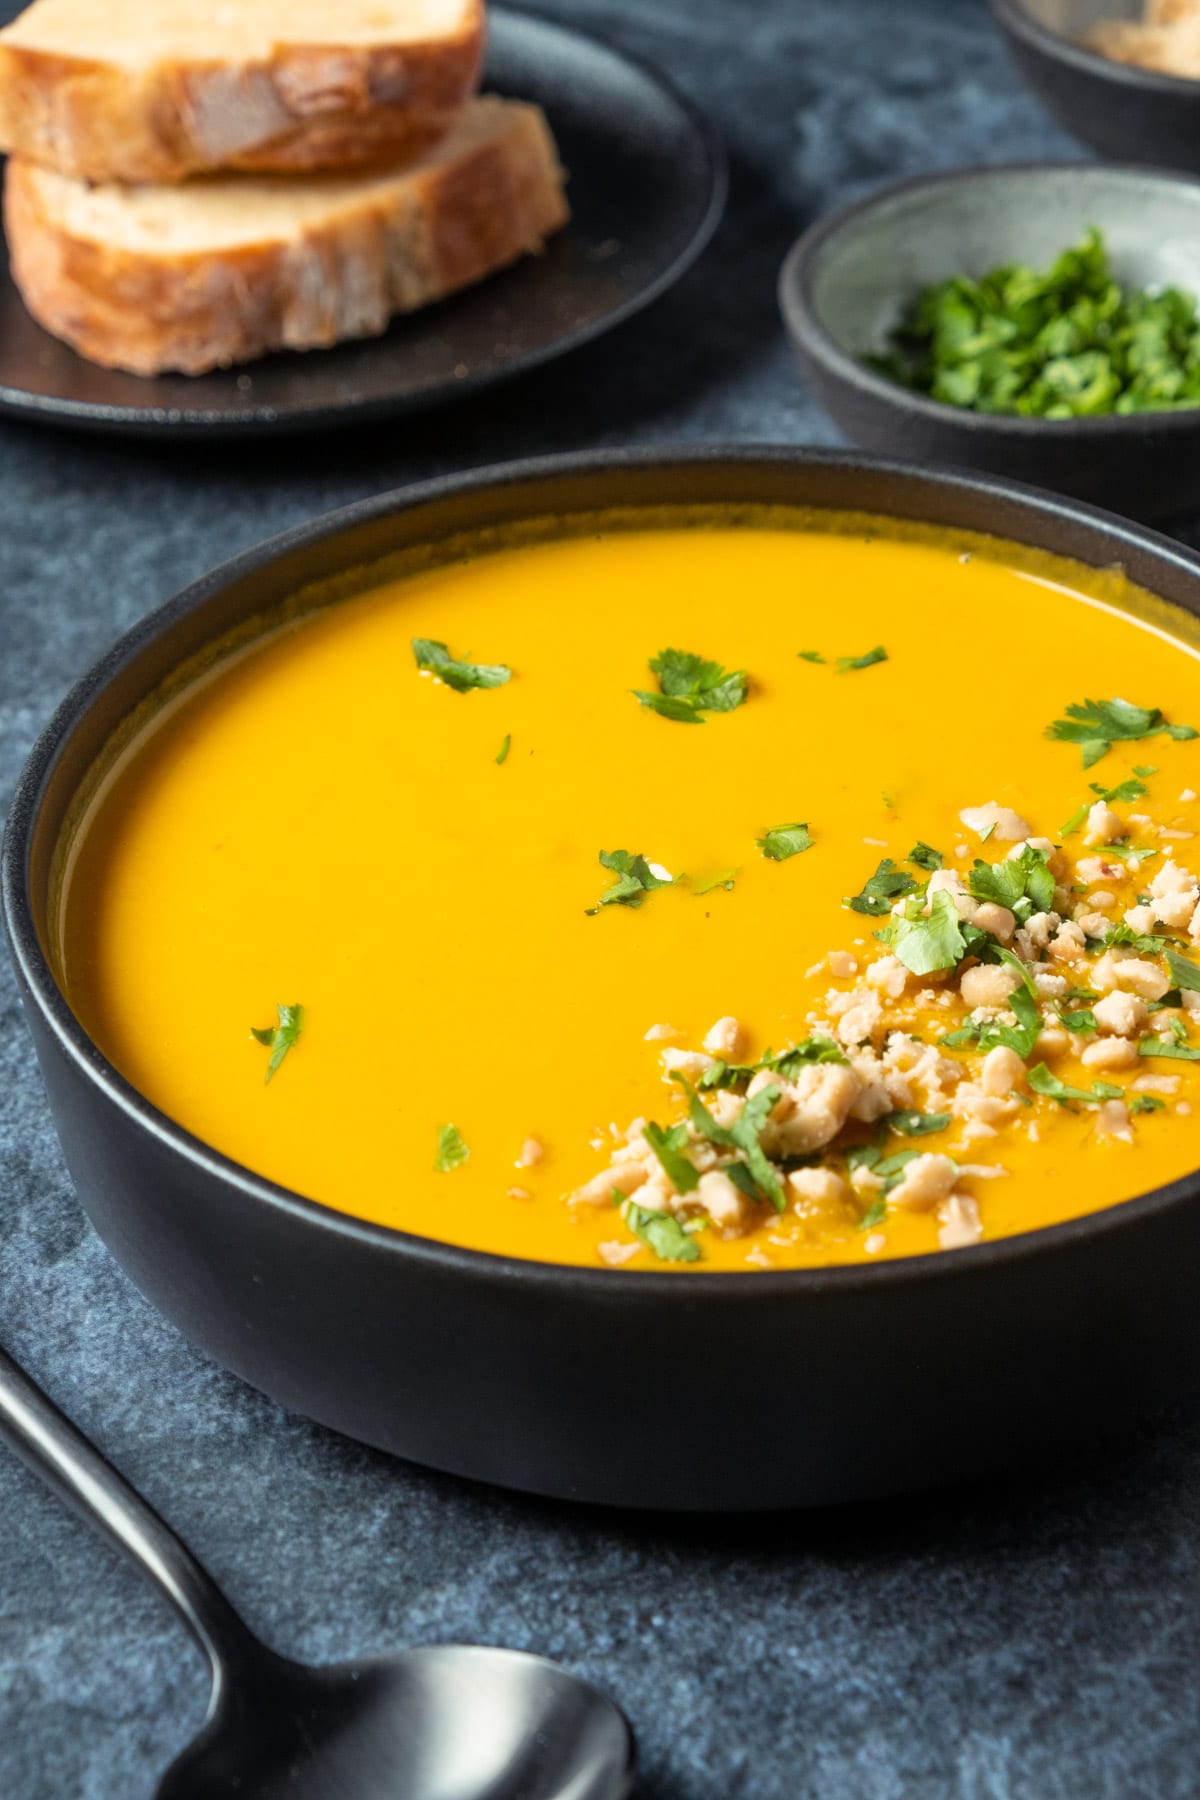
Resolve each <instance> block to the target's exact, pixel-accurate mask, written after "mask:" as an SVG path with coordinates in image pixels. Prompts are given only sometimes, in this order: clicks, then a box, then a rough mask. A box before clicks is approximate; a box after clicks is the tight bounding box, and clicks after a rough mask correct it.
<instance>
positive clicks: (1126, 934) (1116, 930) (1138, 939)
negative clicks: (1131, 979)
mask: <svg viewBox="0 0 1200 1800" xmlns="http://www.w3.org/2000/svg"><path fill="white" fill-rule="evenodd" d="M1090 941H1094V940H1090ZM1099 941H1100V942H1101V943H1102V944H1103V945H1104V946H1105V948H1106V949H1107V948H1109V947H1111V946H1112V945H1114V944H1117V945H1124V946H1125V947H1126V948H1128V949H1132V950H1140V951H1141V953H1142V955H1143V956H1161V955H1162V953H1163V951H1164V950H1165V949H1166V947H1167V941H1168V940H1167V939H1166V938H1165V937H1160V936H1159V935H1158V934H1157V933H1156V932H1153V933H1152V932H1146V931H1135V930H1134V929H1133V926H1132V925H1124V924H1122V925H1110V926H1109V927H1108V930H1107V931H1106V932H1105V933H1104V935H1103V937H1101V939H1100V940H1099Z"/></svg>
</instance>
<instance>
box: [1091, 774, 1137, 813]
mask: <svg viewBox="0 0 1200 1800" xmlns="http://www.w3.org/2000/svg"><path fill="white" fill-rule="evenodd" d="M1088 786H1089V787H1090V788H1091V790H1092V792H1093V794H1096V795H1098V796H1099V798H1100V799H1101V800H1103V801H1104V803H1105V805H1106V806H1107V805H1111V803H1112V802H1113V801H1114V800H1140V799H1141V798H1142V795H1143V794H1144V793H1145V792H1146V784H1145V782H1144V781H1139V780H1137V778H1136V777H1135V776H1133V775H1131V776H1130V777H1129V779H1128V780H1127V781H1118V783H1117V785H1116V787H1110V788H1106V787H1101V785H1100V783H1099V782H1098V781H1089V782H1088Z"/></svg>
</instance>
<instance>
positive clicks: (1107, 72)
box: [991, 0, 1200, 104]
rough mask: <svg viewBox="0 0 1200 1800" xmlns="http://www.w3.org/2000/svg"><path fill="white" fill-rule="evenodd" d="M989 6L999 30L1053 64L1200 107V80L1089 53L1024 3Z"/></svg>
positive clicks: (1014, 0)
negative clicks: (1189, 97) (1045, 23)
mask: <svg viewBox="0 0 1200 1800" xmlns="http://www.w3.org/2000/svg"><path fill="white" fill-rule="evenodd" d="M991 4H992V12H993V13H994V14H995V16H996V18H997V19H998V20H999V21H1000V25H1001V28H1002V29H1003V30H1005V31H1007V32H1009V33H1010V34H1011V35H1012V36H1013V37H1019V38H1021V39H1022V40H1023V41H1024V42H1025V43H1027V44H1028V45H1029V46H1030V47H1031V48H1032V49H1034V50H1038V51H1040V52H1041V53H1042V54H1043V55H1044V56H1048V57H1051V58H1053V59H1054V60H1055V61H1056V62H1063V63H1067V64H1069V65H1070V66H1071V67H1072V68H1074V69H1078V70H1079V71H1080V72H1081V73H1083V74H1085V75H1092V76H1095V77H1096V78H1097V79H1098V80H1101V81H1114V82H1119V83H1122V84H1123V85H1124V86H1125V87H1136V88H1144V89H1145V90H1146V92H1147V93H1157V94H1164V95H1165V94H1170V95H1172V96H1173V97H1175V98H1176V99H1183V98H1184V97H1185V96H1186V95H1190V96H1191V98H1192V99H1193V100H1195V101H1196V102H1197V104H1200V80H1196V79H1195V78H1194V77H1192V76H1189V75H1168V74H1167V73H1166V72H1165V70H1162V69H1144V68H1142V66H1141V65H1140V64H1139V63H1123V62H1118V61H1117V60H1116V58H1115V57H1112V56H1105V55H1103V54H1102V53H1101V52H1100V51H1099V50H1089V49H1088V47H1087V45H1086V44H1079V43H1076V42H1075V40H1074V39H1073V38H1068V37H1063V35H1062V34H1061V32H1057V31H1051V29H1050V27H1049V26H1048V25H1043V24H1042V22H1041V20H1040V19H1035V18H1034V17H1033V15H1032V13H1030V11H1029V10H1028V8H1027V7H1026V5H1025V3H1024V0H991Z"/></svg>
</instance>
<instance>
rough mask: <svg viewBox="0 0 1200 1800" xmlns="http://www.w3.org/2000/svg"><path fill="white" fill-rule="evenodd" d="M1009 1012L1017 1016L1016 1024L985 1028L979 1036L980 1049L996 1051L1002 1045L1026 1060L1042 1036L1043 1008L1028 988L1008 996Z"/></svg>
mask: <svg viewBox="0 0 1200 1800" xmlns="http://www.w3.org/2000/svg"><path fill="white" fill-rule="evenodd" d="M1008 1010H1009V1011H1010V1012H1011V1013H1014V1014H1015V1015H1016V1020H1017V1022H1016V1024H1015V1025H999V1024H992V1025H985V1026H983V1027H982V1029H981V1031H980V1034H979V1044H980V1048H981V1049H983V1050H994V1049H995V1048H996V1046H997V1045H1000V1044H1002V1045H1003V1046H1004V1047H1005V1049H1007V1050H1015V1051H1016V1053H1017V1055H1018V1056H1019V1057H1021V1058H1022V1059H1024V1058H1025V1057H1027V1056H1029V1055H1030V1053H1031V1052H1032V1050H1033V1046H1034V1045H1035V1044H1036V1043H1037V1041H1038V1038H1039V1037H1040V1036H1041V1034H1042V1013H1041V1008H1040V1007H1039V1006H1038V1003H1037V1001H1036V999H1035V998H1034V996H1033V995H1032V994H1031V993H1030V991H1029V989H1028V988H1027V987H1019V988H1017V990H1016V992H1015V993H1012V994H1010V995H1009V996H1008Z"/></svg>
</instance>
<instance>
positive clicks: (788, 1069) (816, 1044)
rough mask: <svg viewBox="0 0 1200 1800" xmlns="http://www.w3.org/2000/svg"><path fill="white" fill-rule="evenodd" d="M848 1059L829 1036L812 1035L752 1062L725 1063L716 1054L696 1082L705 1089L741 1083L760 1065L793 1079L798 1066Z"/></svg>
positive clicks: (739, 1085) (755, 1073)
mask: <svg viewBox="0 0 1200 1800" xmlns="http://www.w3.org/2000/svg"><path fill="white" fill-rule="evenodd" d="M848 1060H849V1059H848V1058H847V1056H846V1055H845V1053H844V1051H843V1050H842V1049H841V1048H840V1046H839V1045H837V1044H835V1043H834V1041H833V1039H832V1038H828V1037H820V1036H815V1037H810V1038H805V1039H804V1040H803V1041H802V1042H801V1043H799V1044H793V1046H792V1048H791V1049H790V1050H780V1051H777V1052H776V1053H775V1054H772V1053H771V1052H770V1051H768V1052H767V1054H766V1055H765V1056H764V1057H762V1058H761V1059H760V1060H759V1061H758V1062H754V1063H727V1062H722V1061H721V1059H720V1058H719V1057H718V1058H717V1059H716V1060H715V1061H714V1062H713V1063H711V1064H710V1066H709V1067H708V1068H707V1069H705V1071H704V1073H703V1075H701V1077H700V1082H699V1085H700V1087H701V1088H702V1089H703V1090H704V1091H705V1092H709V1091H711V1090H712V1089H714V1088H738V1087H743V1086H745V1084H746V1083H747V1082H748V1081H752V1080H753V1078H754V1077H755V1075H757V1074H758V1073H759V1071H760V1070H762V1069H769V1070H770V1072H771V1073H772V1074H773V1075H781V1076H782V1077H783V1079H784V1080H785V1081H794V1080H795V1079H796V1077H797V1075H798V1074H799V1073H800V1071H801V1069H802V1068H804V1067H805V1066H806V1065H807V1064H809V1063H844V1062H847V1061H848Z"/></svg>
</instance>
